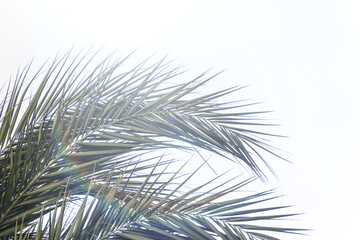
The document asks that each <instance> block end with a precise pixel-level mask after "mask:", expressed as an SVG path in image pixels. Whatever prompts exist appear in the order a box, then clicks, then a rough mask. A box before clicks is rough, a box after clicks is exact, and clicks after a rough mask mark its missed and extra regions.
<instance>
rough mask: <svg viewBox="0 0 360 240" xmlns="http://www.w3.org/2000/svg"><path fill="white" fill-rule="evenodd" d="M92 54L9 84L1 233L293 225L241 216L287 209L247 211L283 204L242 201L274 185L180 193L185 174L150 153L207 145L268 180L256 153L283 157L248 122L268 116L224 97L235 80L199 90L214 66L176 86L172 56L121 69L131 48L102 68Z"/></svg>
mask: <svg viewBox="0 0 360 240" xmlns="http://www.w3.org/2000/svg"><path fill="white" fill-rule="evenodd" d="M95 56H96V55H93V56H92V57H88V54H83V55H81V54H79V55H77V56H76V57H73V59H72V60H69V59H70V58H71V54H70V53H68V54H65V55H64V56H62V57H58V58H56V59H55V60H54V61H53V62H52V63H51V64H50V67H48V69H46V70H43V68H41V69H40V70H39V71H38V72H37V73H36V74H35V75H34V76H33V77H29V76H30V71H31V68H30V66H31V65H29V66H28V67H26V68H24V70H23V71H19V72H18V74H17V76H16V80H15V82H14V83H13V85H12V86H11V84H10V83H9V85H8V86H9V87H8V90H7V91H6V96H5V97H4V99H3V101H2V103H1V105H0V121H1V126H0V145H1V152H0V193H1V195H0V210H1V213H0V237H3V238H4V239H5V238H10V237H12V238H19V239H22V238H26V237H27V238H33V237H34V238H36V239H44V238H46V239H48V238H50V239H169V238H173V239H214V238H216V237H220V238H222V239H276V238H272V237H270V236H269V235H267V234H264V233H262V231H267V230H269V231H275V232H276V231H279V232H293V231H296V229H291V228H289V229H287V228H274V227H261V226H256V225H249V224H244V223H243V222H248V221H253V220H263V219H273V218H281V217H286V216H291V214H290V215H289V214H280V215H276V214H275V215H264V216H254V217H252V216H248V215H249V214H250V215H251V213H262V212H266V211H270V210H275V209H277V208H259V209H254V210H251V211H250V210H249V211H250V212H248V211H245V210H244V211H242V210H241V208H242V207H245V206H248V205H251V204H253V203H252V202H251V200H253V199H256V198H258V197H262V196H264V195H268V194H269V192H263V193H259V194H255V195H253V196H248V197H242V198H234V199H232V200H227V201H225V200H223V199H222V197H223V196H224V195H227V194H229V193H233V192H234V191H236V190H237V189H239V187H241V186H243V184H244V183H246V182H248V180H246V181H245V182H241V183H238V184H235V185H233V186H230V187H228V188H226V189H225V190H221V191H215V190H214V191H210V192H209V191H207V192H206V191H205V192H201V193H200V192H198V191H200V189H201V188H202V187H204V186H205V185H203V186H199V187H196V188H194V189H192V190H190V191H188V192H183V193H182V194H180V190H179V189H180V188H181V187H182V186H184V184H185V182H186V181H184V182H182V183H181V182H180V183H179V182H178V181H177V179H178V177H179V176H180V175H181V173H180V171H179V172H175V173H172V172H171V171H166V168H165V169H164V170H162V171H158V169H159V167H166V166H169V165H171V162H172V161H171V160H166V159H165V158H164V159H163V158H161V157H155V156H153V154H154V153H156V152H157V151H158V150H160V149H164V150H166V149H180V150H183V151H193V150H194V149H196V148H201V149H204V150H207V151H210V152H213V153H216V154H218V155H219V156H221V157H222V158H225V159H228V160H231V161H234V162H239V163H243V164H244V165H246V166H248V168H250V169H251V171H252V172H253V173H254V174H255V175H256V176H257V177H260V178H262V179H264V178H265V174H264V171H265V169H263V168H262V166H263V165H265V166H268V164H267V163H266V162H265V161H264V159H263V158H262V157H261V155H260V154H259V150H260V151H267V152H270V153H272V154H274V155H277V154H276V152H275V151H274V148H273V147H272V146H271V145H270V144H269V143H268V142H267V141H266V140H264V139H263V136H264V134H266V133H262V132H257V131H255V130H253V129H251V128H246V127H245V126H247V125H249V124H250V125H251V124H252V125H263V124H262V123H258V122H257V121H256V120H257V119H256V116H257V114H259V113H261V112H253V111H241V109H243V108H244V107H245V106H246V105H247V104H233V103H229V102H225V103H219V102H216V100H217V99H219V98H221V97H222V96H224V95H227V94H230V93H232V92H234V91H236V90H238V88H229V89H225V90H220V91H217V92H214V93H208V94H204V95H202V96H199V95H197V94H195V93H196V91H197V90H198V88H199V87H201V86H202V85H204V84H205V83H207V82H208V81H209V80H211V79H212V78H213V77H215V76H216V75H215V76H210V77H208V74H206V73H203V74H201V75H199V76H198V77H196V78H195V79H193V80H190V81H186V82H185V83H184V82H181V83H174V82H175V80H176V79H177V78H178V77H179V76H180V74H181V73H182V72H181V71H180V69H179V68H170V65H169V63H166V62H165V61H164V59H163V60H161V61H158V62H156V63H155V64H149V63H148V59H147V60H145V61H143V62H141V63H140V64H137V65H135V66H133V67H131V68H130V70H127V71H122V69H123V65H126V64H127V62H128V58H129V56H128V57H125V58H123V59H120V60H116V61H113V60H112V58H111V57H107V58H105V59H104V60H103V61H101V62H100V63H99V64H97V65H94V58H95ZM33 86H37V90H36V91H35V92H34V93H33V94H32V93H31V89H32V88H33ZM10 87H11V88H12V89H11V90H10ZM270 135H271V134H270ZM157 159H160V161H157ZM264 163H265V164H264ZM166 176H170V177H168V178H166ZM191 176H192V175H191ZM209 183H210V182H209ZM267 200H268V199H265V200H264V199H262V200H255V201H254V203H255V202H257V201H258V202H263V201H267ZM88 202H91V203H90V206H89V207H86V206H87V203H88ZM75 203H79V204H80V206H79V211H78V213H77V214H75V217H74V219H73V221H74V224H72V225H68V224H66V219H67V218H71V216H74V214H72V215H71V214H70V215H66V214H65V212H66V210H67V209H69V205H71V206H74V204H75ZM280 208H281V207H280ZM44 216H48V217H47V218H44Z"/></svg>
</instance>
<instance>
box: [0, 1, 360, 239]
mask: <svg viewBox="0 0 360 240" xmlns="http://www.w3.org/2000/svg"><path fill="white" fill-rule="evenodd" d="M7 2H10V1H6V2H5V0H4V1H2V0H0V77H1V79H0V80H1V83H3V82H4V81H6V80H8V78H9V76H10V74H13V75H14V74H15V73H16V70H17V68H18V67H19V66H23V65H24V64H26V63H27V62H29V60H30V59H31V58H32V57H34V56H35V57H36V59H37V62H38V63H41V62H42V61H43V60H45V59H47V58H48V57H53V56H55V54H56V53H57V52H58V51H62V52H64V51H66V50H68V49H69V48H70V47H72V46H75V47H76V48H84V47H85V48H89V47H93V46H94V47H100V46H104V49H106V50H109V51H110V50H114V49H118V51H119V52H120V53H124V54H125V53H128V52H130V51H131V50H133V49H135V48H139V50H138V52H137V53H136V54H137V56H139V59H143V56H148V55H150V54H152V53H156V56H159V57H161V56H163V55H165V54H169V59H176V62H177V63H180V64H184V65H186V68H187V69H190V70H191V71H190V72H192V73H200V72H203V71H204V70H207V69H208V68H213V69H214V71H213V72H214V73H215V72H216V71H220V70H223V69H225V68H226V69H227V70H226V72H225V73H223V74H222V75H221V77H220V79H219V81H216V80H215V81H213V82H212V84H211V87H212V88H213V89H219V88H224V87H230V86H234V85H247V84H249V85H250V87H248V88H247V89H245V90H244V91H243V92H244V94H245V95H246V97H249V98H251V99H254V100H256V101H263V102H265V104H264V109H271V110H275V113H274V114H273V115H272V116H273V118H274V119H275V120H276V122H278V123H281V124H282V125H283V128H282V130H281V131H282V133H285V134H286V135H288V136H290V138H289V139H288V140H286V141H285V143H283V145H282V146H281V148H283V149H284V150H286V151H288V152H291V153H292V155H291V156H290V157H289V159H290V160H291V161H292V162H293V164H291V165H290V164H279V166H277V165H276V166H275V168H276V169H277V170H278V175H279V183H278V185H280V189H279V191H280V192H281V193H285V194H287V196H286V198H287V199H288V200H289V201H288V202H291V203H293V204H294V205H296V207H295V209H296V210H297V211H299V212H305V213H306V214H305V215H303V216H301V219H302V220H301V225H300V222H299V225H300V227H302V226H305V227H308V228H312V229H314V231H313V232H312V233H310V237H308V238H305V239H327V240H333V239H334V240H335V239H337V240H338V239H354V238H355V236H357V235H358V225H359V223H360V204H359V203H360V189H359V187H358V185H359V183H360V174H359V173H358V170H359V169H360V168H359V164H358V161H359V160H360V159H359V156H358V154H357V148H358V143H359V141H358V135H359V134H360V127H359V126H360V124H359V123H360V117H359V115H360V114H359V113H360V111H359V103H360V101H359V100H360V97H359V93H358V92H359V89H360V88H359V85H358V83H359V80H360V15H359V13H360V2H359V1H356V0H333V1H331V0H311V1H310V0H303V1H285V0H282V1H280V0H271V1H269V0H258V1H244V0H237V1H200V0H197V1H154V0H153V1H136V0H135V1H120V0H118V1H51V3H50V1H12V2H11V3H7ZM54 2H57V3H54ZM125 2H126V3H125ZM129 2H130V3H129ZM242 97H243V96H242V95H240V96H239V98H242ZM233 100H235V99H233ZM287 239H289V240H292V239H293V240H295V239H304V238H302V237H298V236H290V237H288V238H287Z"/></svg>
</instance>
